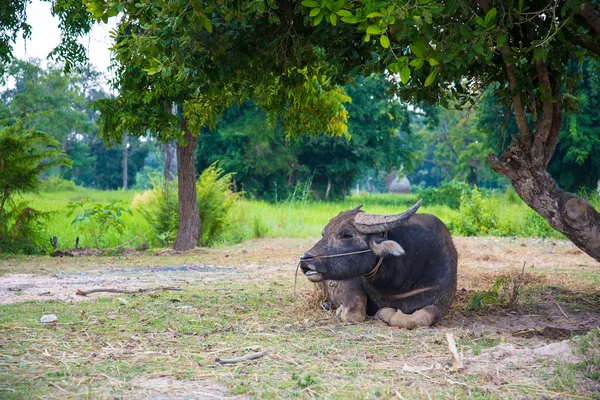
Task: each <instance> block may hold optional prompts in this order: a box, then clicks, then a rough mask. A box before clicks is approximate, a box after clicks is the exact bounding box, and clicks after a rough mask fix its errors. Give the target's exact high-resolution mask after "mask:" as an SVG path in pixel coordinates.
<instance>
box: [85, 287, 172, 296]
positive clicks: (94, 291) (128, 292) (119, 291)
mask: <svg viewBox="0 0 600 400" xmlns="http://www.w3.org/2000/svg"><path fill="white" fill-rule="evenodd" d="M155 290H162V291H165V290H173V291H176V292H180V291H182V290H183V289H181V288H178V287H171V286H158V287H153V288H148V289H137V290H127V289H113V288H98V289H90V290H81V289H77V293H75V294H76V295H78V296H87V295H89V294H92V293H124V294H138V293H146V292H153V291H155Z"/></svg>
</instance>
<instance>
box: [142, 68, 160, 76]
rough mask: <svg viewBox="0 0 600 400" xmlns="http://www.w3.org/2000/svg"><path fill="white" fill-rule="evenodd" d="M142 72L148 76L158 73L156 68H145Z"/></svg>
mask: <svg viewBox="0 0 600 400" xmlns="http://www.w3.org/2000/svg"><path fill="white" fill-rule="evenodd" d="M143 71H144V72H145V73H147V74H148V75H154V74H156V73H158V68H156V67H152V68H145V69H143Z"/></svg>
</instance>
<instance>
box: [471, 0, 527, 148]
mask: <svg viewBox="0 0 600 400" xmlns="http://www.w3.org/2000/svg"><path fill="white" fill-rule="evenodd" d="M477 4H479V7H480V8H481V10H482V11H483V12H484V13H485V14H487V13H488V11H490V9H491V5H490V2H489V0H477ZM500 54H501V55H502V59H503V60H504V66H505V69H506V75H507V77H508V84H509V87H510V90H511V92H513V98H512V100H513V109H514V113H515V120H516V122H517V127H518V128H519V134H520V136H521V141H523V142H524V143H525V144H526V145H528V144H531V143H532V142H533V133H532V132H531V127H530V126H529V121H528V120H527V114H526V113H525V104H524V103H523V99H522V98H521V90H520V88H519V82H518V80H517V75H516V74H515V69H516V67H515V64H514V63H513V62H511V61H509V60H510V46H509V45H508V41H505V42H504V44H503V45H502V49H500Z"/></svg>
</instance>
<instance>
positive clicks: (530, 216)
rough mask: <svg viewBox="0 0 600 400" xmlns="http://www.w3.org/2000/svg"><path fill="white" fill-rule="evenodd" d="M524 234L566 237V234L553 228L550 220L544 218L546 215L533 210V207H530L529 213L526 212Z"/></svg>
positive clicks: (543, 236)
mask: <svg viewBox="0 0 600 400" xmlns="http://www.w3.org/2000/svg"><path fill="white" fill-rule="evenodd" d="M523 235H524V236H534V237H542V238H555V239H564V236H563V235H562V234H561V233H560V232H558V231H557V230H555V229H554V228H552V227H551V226H550V224H548V221H546V220H545V219H544V217H542V216H541V215H540V214H538V213H536V212H535V211H533V210H532V209H531V208H528V209H527V214H525V224H524V225H523Z"/></svg>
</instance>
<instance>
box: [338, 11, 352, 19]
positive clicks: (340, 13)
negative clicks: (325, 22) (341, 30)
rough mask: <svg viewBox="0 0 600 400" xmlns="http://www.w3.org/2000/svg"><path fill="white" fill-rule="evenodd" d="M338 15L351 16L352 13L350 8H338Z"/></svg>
mask: <svg viewBox="0 0 600 400" xmlns="http://www.w3.org/2000/svg"><path fill="white" fill-rule="evenodd" d="M335 13H336V14H337V15H339V16H340V17H351V16H352V13H351V12H350V11H348V10H337V11H336V12H335Z"/></svg>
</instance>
